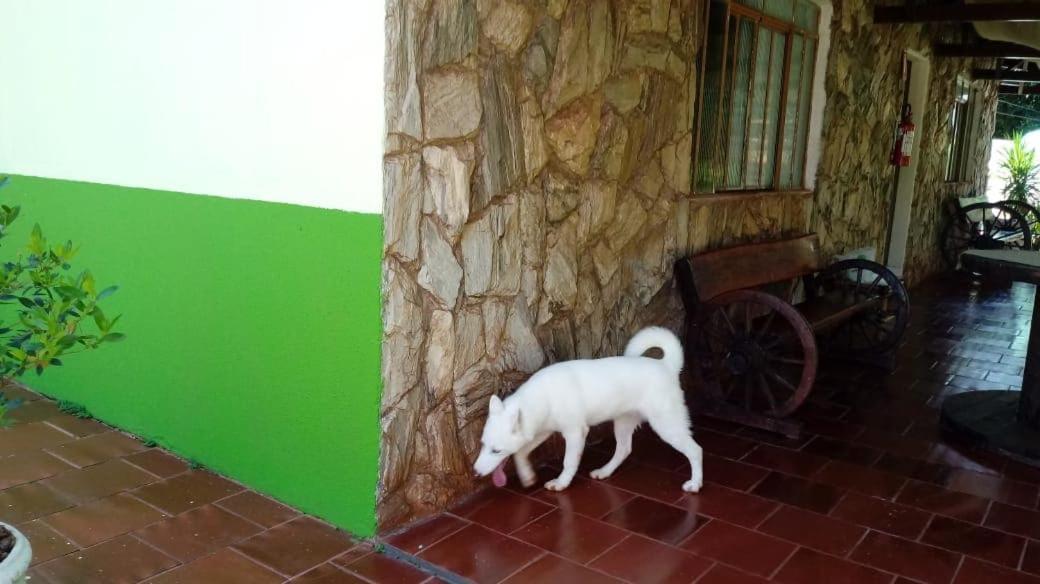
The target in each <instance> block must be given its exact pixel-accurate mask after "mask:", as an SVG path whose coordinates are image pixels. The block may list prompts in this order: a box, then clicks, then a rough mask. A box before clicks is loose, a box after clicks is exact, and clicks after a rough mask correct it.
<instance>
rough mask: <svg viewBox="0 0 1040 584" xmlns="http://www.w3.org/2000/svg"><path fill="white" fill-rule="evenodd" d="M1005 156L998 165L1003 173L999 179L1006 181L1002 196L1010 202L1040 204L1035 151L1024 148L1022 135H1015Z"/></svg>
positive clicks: (1038, 164) (1039, 171)
mask: <svg viewBox="0 0 1040 584" xmlns="http://www.w3.org/2000/svg"><path fill="white" fill-rule="evenodd" d="M1005 154H1006V158H1005V160H1004V161H1003V162H1002V163H1001V164H1000V169H1001V170H1002V171H1003V172H1004V176H1003V177H1001V178H1003V179H1004V180H1005V181H1007V183H1006V184H1005V186H1004V196H1005V197H1006V198H1008V199H1010V200H1012V201H1023V202H1026V203H1029V204H1031V205H1036V204H1037V203H1038V202H1040V200H1038V199H1040V160H1038V159H1037V155H1036V151H1035V150H1031V149H1029V148H1026V147H1025V144H1024V143H1023V142H1022V134H1015V135H1014V136H1013V137H1012V139H1011V147H1010V148H1008V149H1007V150H1006V151H1005Z"/></svg>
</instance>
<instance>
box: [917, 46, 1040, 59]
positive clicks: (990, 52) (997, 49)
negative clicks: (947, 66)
mask: <svg viewBox="0 0 1040 584" xmlns="http://www.w3.org/2000/svg"><path fill="white" fill-rule="evenodd" d="M934 53H935V56H936V57H987V58H1003V59H1040V50H1037V49H1034V48H1031V47H1026V46H1023V45H1018V44H1015V43H1001V42H971V43H964V44H950V43H940V44H937V45H935V47H934Z"/></svg>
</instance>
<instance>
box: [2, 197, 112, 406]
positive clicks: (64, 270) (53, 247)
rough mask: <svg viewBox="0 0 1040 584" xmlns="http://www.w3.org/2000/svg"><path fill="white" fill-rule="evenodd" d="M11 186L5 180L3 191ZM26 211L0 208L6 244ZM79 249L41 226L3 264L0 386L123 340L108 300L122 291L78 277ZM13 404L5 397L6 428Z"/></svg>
mask: <svg viewBox="0 0 1040 584" xmlns="http://www.w3.org/2000/svg"><path fill="white" fill-rule="evenodd" d="M7 182H8V179H7V178H6V177H3V178H0V188H2V187H3V186H5V185H6V184H7ZM19 214H20V209H19V208H18V207H10V206H7V205H0V239H3V238H4V237H6V235H7V233H8V231H9V230H10V227H11V225H12V224H13V223H14V222H15V220H16V219H18V216H19ZM76 252H77V248H76V247H75V246H73V244H72V242H71V241H67V242H65V243H60V244H51V243H50V242H48V241H47V239H46V237H44V235H43V230H42V229H41V228H40V226H39V225H36V226H35V227H33V230H32V234H31V235H30V237H29V242H28V244H26V245H25V247H24V248H23V249H22V250H21V251H19V252H18V253H17V254H16V256H15V257H14V258H13V259H10V260H7V261H4V262H3V263H0V306H2V308H0V381H3V380H7V379H10V378H12V377H18V376H21V375H23V374H25V373H26V372H27V371H35V372H36V374H37V375H40V374H42V373H43V372H44V371H45V370H46V369H48V368H49V367H56V366H60V365H61V364H62V359H63V358H64V357H66V356H68V355H72V354H75V353H79V352H83V351H88V350H91V349H96V348H98V347H99V346H101V345H102V344H104V343H111V342H115V341H120V340H122V339H123V334H122V333H119V332H116V331H115V325H116V323H117V322H118V321H119V317H118V316H117V317H115V318H109V317H108V316H107V315H106V314H105V313H104V311H103V310H102V309H101V306H100V303H101V301H102V300H104V299H105V298H107V297H108V296H110V295H112V294H113V293H115V291H116V289H117V288H116V286H110V287H108V288H103V289H99V287H98V285H97V282H95V280H94V277H93V276H92V275H91V274H90V272H89V271H81V272H78V273H76V272H74V271H73V269H72V264H71V262H72V259H73V258H74V257H75V256H76ZM11 407H12V402H8V401H4V400H2V398H0V425H2V424H3V419H4V415H5V414H6V413H7V411H8V410H10V409H11Z"/></svg>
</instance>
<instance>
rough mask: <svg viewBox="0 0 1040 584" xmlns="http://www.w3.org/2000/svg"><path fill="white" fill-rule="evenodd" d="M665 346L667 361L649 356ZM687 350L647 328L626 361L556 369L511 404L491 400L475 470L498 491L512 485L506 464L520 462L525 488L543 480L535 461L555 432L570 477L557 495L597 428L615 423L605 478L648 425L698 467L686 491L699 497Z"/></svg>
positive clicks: (551, 485) (558, 483) (600, 475)
mask: <svg viewBox="0 0 1040 584" xmlns="http://www.w3.org/2000/svg"><path fill="white" fill-rule="evenodd" d="M654 347H658V348H660V349H661V350H662V351H663V352H664V358H662V359H653V358H650V357H643V356H642V355H643V353H645V352H646V351H647V350H648V349H651V348H654ZM682 366H683V352H682V345H681V344H680V343H679V339H678V338H676V336H675V335H674V334H672V332H671V331H669V330H667V329H663V328H657V327H651V328H646V329H643V330H641V331H639V333H637V334H636V336H634V337H632V340H631V341H629V343H628V346H627V347H625V356H623V357H609V358H606V359H590V360H577V361H566V362H562V363H556V364H554V365H551V366H549V367H546V368H545V369H542V370H541V371H539V372H537V373H535V374H534V375H532V376H531V378H530V379H528V380H527V382H526V383H524V384H523V385H521V386H520V387H519V389H517V390H516V391H515V392H514V393H513V394H512V395H511V396H509V397H507V398H506V399H505V400H504V401H503V400H500V399H499V398H498V396H492V397H491V403H490V406H489V411H488V419H487V422H486V423H485V425H484V434H483V436H482V437H481V442H482V444H483V446H482V447H481V450H480V456H479V457H478V458H477V461H476V463H474V465H473V469H474V470H475V471H476V473H477V476H487V475H488V474H492V473H493V474H494V476H493V481H494V483H495V485H497V486H500V487H501V486H503V485H505V483H506V475H505V470H504V467H505V464H506V461H507V460H508V459H509V456H513V461H514V462H515V464H516V472H517V474H518V475H519V477H520V481H521V482H522V483H523V484H524V486H527V487H530V486H531V485H533V484H534V482H535V480H536V479H537V477H536V475H535V473H534V470H533V469H532V468H531V463H530V461H529V460H528V455H530V454H531V452H532V451H533V450H534V449H535V448H537V447H538V446H539V445H540V444H541V443H542V442H544V441H545V440H546V439H547V438H548V437H549V436H551V435H552V434H553V433H554V432H559V433H561V434H563V438H564V440H565V441H566V443H567V447H566V453H565V455H564V458H563V472H561V473H560V476H558V477H556V478H555V479H553V480H551V481H549V482H548V483H546V484H545V488H546V489H549V490H551V491H562V490H563V489H566V488H567V487H568V486H569V485H570V484H571V481H572V480H573V479H574V475H575V473H576V472H577V471H578V463H579V462H581V453H582V450H583V449H584V448H585V438H586V436H587V435H588V433H589V427H590V426H594V425H596V424H600V423H603V422H606V421H608V420H613V421H614V437H615V439H616V440H617V447H616V450H615V451H614V456H613V457H612V458H611V459H610V462H608V463H607V464H605V465H604V466H603V467H602V468H599V469H596V470H594V471H592V473H591V476H592V478H594V479H605V478H607V477H609V476H610V475H611V474H613V473H614V471H615V470H617V468H618V466H620V465H621V463H622V462H624V460H625V458H627V457H628V455H629V454H630V453H631V452H632V433H633V432H634V431H635V429H636V428H637V427H638V426H639V425H640V424H641V423H643V422H644V421H646V422H649V423H650V427H651V428H653V430H654V432H656V433H657V435H658V436H660V437H661V439H662V440H664V441H665V442H667V443H668V444H670V445H671V446H672V447H673V448H675V449H676V450H678V451H679V452H681V453H683V454H685V455H686V458H688V459H689V460H690V466H691V468H692V472H691V475H690V480H688V481H686V482H685V483H684V484H683V486H682V488H683V490H684V491H687V492H691V493H696V492H697V491H699V490H700V488H701V485H702V483H703V470H702V468H701V463H702V452H701V447H700V446H699V445H698V444H697V443H696V442H694V441H693V436H692V435H691V433H690V416H689V413H688V412H687V410H686V403H685V400H684V399H683V392H682V387H681V386H680V384H679V372H680V371H681V370H682Z"/></svg>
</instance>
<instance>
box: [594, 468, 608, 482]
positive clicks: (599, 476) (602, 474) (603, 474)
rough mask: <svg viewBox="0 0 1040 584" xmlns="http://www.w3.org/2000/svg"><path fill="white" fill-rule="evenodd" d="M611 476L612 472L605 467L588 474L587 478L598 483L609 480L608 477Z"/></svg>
mask: <svg viewBox="0 0 1040 584" xmlns="http://www.w3.org/2000/svg"><path fill="white" fill-rule="evenodd" d="M612 474H614V472H613V471H612V470H610V469H608V468H607V467H603V468H597V469H596V470H594V471H592V472H590V473H589V476H590V477H592V478H594V479H596V480H597V481H600V480H603V479H606V478H610V475H612Z"/></svg>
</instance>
